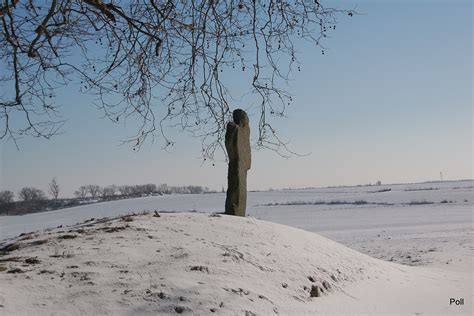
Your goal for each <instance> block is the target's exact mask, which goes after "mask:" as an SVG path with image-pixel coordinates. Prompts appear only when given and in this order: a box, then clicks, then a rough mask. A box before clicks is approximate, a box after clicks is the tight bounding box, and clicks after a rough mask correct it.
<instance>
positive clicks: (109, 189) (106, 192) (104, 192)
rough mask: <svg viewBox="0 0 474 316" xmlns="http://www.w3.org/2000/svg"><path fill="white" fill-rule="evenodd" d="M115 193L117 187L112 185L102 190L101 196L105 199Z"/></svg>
mask: <svg viewBox="0 0 474 316" xmlns="http://www.w3.org/2000/svg"><path fill="white" fill-rule="evenodd" d="M115 192H117V186H116V185H114V184H112V185H109V186H106V187H104V188H102V190H101V195H102V197H103V198H107V197H111V196H114V195H115Z"/></svg>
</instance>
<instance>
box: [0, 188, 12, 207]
mask: <svg viewBox="0 0 474 316" xmlns="http://www.w3.org/2000/svg"><path fill="white" fill-rule="evenodd" d="M13 196H14V194H13V192H12V191H9V190H4V191H0V205H3V204H8V203H12V202H13Z"/></svg>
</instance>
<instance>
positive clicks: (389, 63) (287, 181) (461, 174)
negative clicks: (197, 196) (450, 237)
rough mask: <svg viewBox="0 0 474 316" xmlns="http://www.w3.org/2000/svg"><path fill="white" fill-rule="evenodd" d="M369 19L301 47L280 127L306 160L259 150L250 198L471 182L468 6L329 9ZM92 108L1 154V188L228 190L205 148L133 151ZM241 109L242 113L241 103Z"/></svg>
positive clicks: (67, 112)
mask: <svg viewBox="0 0 474 316" xmlns="http://www.w3.org/2000/svg"><path fill="white" fill-rule="evenodd" d="M326 3H327V4H331V6H337V7H340V8H353V7H355V6H357V10H358V11H359V12H361V13H363V15H361V16H357V17H353V18H341V19H340V23H339V25H338V27H337V29H336V31H334V32H333V33H332V38H330V39H329V40H328V41H327V42H326V46H327V47H328V50H327V51H326V53H325V55H321V53H320V49H318V48H314V47H313V46H310V45H307V46H306V45H305V46H302V47H300V51H301V60H302V62H303V67H302V72H299V73H298V72H296V73H294V74H293V75H292V77H293V81H292V82H291V85H290V87H289V91H290V92H291V93H292V94H293V95H294V99H295V102H294V105H293V106H292V107H291V108H289V109H288V112H287V115H288V118H286V119H281V120H279V121H277V122H276V126H277V128H278V129H279V131H280V134H281V135H282V136H283V138H284V139H286V140H289V141H291V143H290V146H291V148H292V149H293V150H295V151H296V152H299V153H311V154H310V155H308V156H303V157H292V158H290V159H285V158H281V157H279V156H278V155H276V154H274V153H273V152H270V151H259V150H254V151H253V165H252V169H251V170H250V172H249V177H248V187H249V189H266V188H270V187H272V188H285V187H306V186H327V185H349V184H365V183H369V182H372V183H374V182H375V181H377V180H381V181H382V182H383V183H394V182H415V181H426V180H438V179H439V173H440V171H443V174H444V178H445V179H461V178H472V168H473V165H472V158H473V143H472V140H473V139H472V138H473V134H472V132H473V130H472V123H473V100H472V91H473V81H472V73H473V54H472V53H473V51H472V49H473V48H472V40H473V34H472V33H473V28H472V16H473V8H472V2H471V1H469V0H466V1H461V0H458V1H456V0H455V1H447V0H446V1H437V0H433V1H428V0H426V1H420V0H414V1H375V0H373V1H366V0H353V1H352V0H351V1H326ZM91 101H92V99H90V98H88V97H86V96H84V95H81V94H79V93H78V92H77V90H76V89H75V88H73V89H65V90H64V91H61V92H60V97H59V102H60V103H61V104H63V107H62V115H63V117H64V118H65V119H67V120H68V121H67V124H66V125H65V126H64V129H63V131H64V134H62V135H59V136H57V137H55V138H53V139H51V140H49V141H47V140H41V139H32V138H24V139H22V140H20V142H19V145H20V150H19V151H17V150H16V148H15V146H14V145H13V144H12V143H5V142H2V143H0V144H1V174H0V189H9V190H12V191H14V192H15V193H16V192H18V190H19V189H20V188H21V187H23V186H36V187H38V188H41V189H44V190H47V184H48V182H49V181H50V180H51V178H52V177H53V176H56V177H57V179H58V182H59V183H60V185H61V186H62V189H63V191H62V193H61V195H62V196H71V195H72V192H73V191H74V190H75V189H76V188H77V187H78V186H80V185H82V184H89V183H92V184H99V185H107V184H118V185H120V184H138V183H149V182H151V183H156V184H160V183H168V184H171V185H185V184H197V185H203V186H208V187H210V188H213V189H220V188H221V187H222V186H225V185H226V181H227V180H226V170H227V166H226V163H225V162H224V161H223V160H222V159H221V158H218V161H216V165H215V166H212V164H204V165H202V160H201V159H200V155H199V153H200V142H199V140H197V139H192V138H187V137H186V136H185V135H181V134H180V133H179V132H175V133H174V134H173V135H172V136H173V139H174V140H175V141H176V145H175V146H174V147H173V149H172V150H171V151H170V152H165V151H163V150H162V149H161V143H160V142H159V141H157V142H156V143H155V144H154V145H148V146H145V147H143V148H142V149H141V151H140V152H138V153H135V152H133V151H132V150H131V148H130V147H128V146H126V145H125V146H120V145H119V144H120V141H121V140H122V139H124V138H125V137H126V136H127V135H130V134H132V132H133V129H132V127H131V126H129V127H127V126H123V125H122V126H118V125H113V124H112V123H110V122H109V121H107V120H105V119H100V116H101V115H100V112H99V111H97V110H96V109H95V108H94V106H93V104H92V102H91ZM236 106H237V105H236Z"/></svg>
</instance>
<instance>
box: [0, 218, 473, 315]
mask: <svg viewBox="0 0 474 316" xmlns="http://www.w3.org/2000/svg"><path fill="white" fill-rule="evenodd" d="M72 236H74V237H72ZM38 241H42V242H38ZM12 242H16V243H17V244H18V245H19V249H18V250H14V251H11V252H10V253H9V254H8V256H7V257H8V258H10V259H11V260H10V261H7V260H3V262H2V264H4V265H6V266H7V267H8V269H10V270H9V271H11V270H12V269H14V268H17V269H21V273H4V272H2V273H0V284H1V286H0V304H1V307H0V313H2V314H5V315H14V314H22V315H43V314H47V315H65V314H76V315H79V314H82V315H84V314H86V315H92V314H102V315H103V314H114V315H131V314H159V315H162V314H164V315H168V314H179V313H182V314H188V315H210V314H217V315H320V314H321V315H328V314H346V315H347V314H350V315H354V314H361V315H362V314H363V315H436V314H438V315H455V314H464V315H470V314H471V312H472V295H471V294H470V293H471V292H470V291H471V289H470V288H469V286H470V281H469V279H467V278H466V276H468V275H466V274H463V273H460V272H447V271H443V270H439V269H433V268H432V269H427V268H420V267H409V266H403V265H399V264H395V263H389V262H385V261H382V260H378V259H374V258H371V257H369V256H367V255H364V254H361V253H359V252H356V251H354V250H352V249H349V248H347V247H345V246H342V245H340V244H338V243H336V242H333V241H331V240H329V239H326V238H324V237H321V236H319V235H317V234H314V233H311V232H306V231H303V230H300V229H296V228H292V227H289V226H284V225H279V224H274V223H270V222H266V221H260V220H257V219H254V218H238V217H233V216H225V215H222V216H219V215H217V216H212V215H208V214H200V213H166V214H161V216H160V217H155V216H153V213H151V214H148V215H140V216H133V217H131V218H130V219H129V220H123V219H122V220H113V221H108V222H102V223H100V222H99V223H95V222H88V223H86V224H83V225H80V226H75V227H70V228H67V229H66V230H63V229H62V228H61V229H53V230H50V231H48V232H45V233H37V234H29V235H23V236H21V237H19V238H16V239H15V240H13V241H12ZM28 258H30V260H29V262H30V263H29V264H28V263H25V262H26V260H27V259H28ZM31 258H34V259H37V260H38V261H37V262H33V263H32V261H31ZM2 259H5V258H2ZM312 287H318V288H319V289H320V296H319V297H311V294H310V293H311V289H312ZM321 289H322V291H321ZM450 297H454V298H460V297H464V298H465V301H466V304H465V305H463V306H450V305H449V299H450Z"/></svg>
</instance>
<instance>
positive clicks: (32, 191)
mask: <svg viewBox="0 0 474 316" xmlns="http://www.w3.org/2000/svg"><path fill="white" fill-rule="evenodd" d="M18 198H19V199H20V200H22V201H25V202H26V201H41V200H45V199H46V196H45V195H44V192H43V191H42V190H40V189H37V188H33V187H24V188H22V189H21V190H20V192H18Z"/></svg>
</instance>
